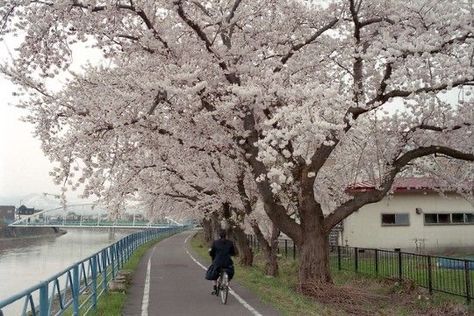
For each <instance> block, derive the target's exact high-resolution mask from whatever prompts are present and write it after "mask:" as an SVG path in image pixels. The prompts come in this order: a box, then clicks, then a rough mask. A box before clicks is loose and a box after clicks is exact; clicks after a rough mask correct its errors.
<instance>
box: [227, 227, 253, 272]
mask: <svg viewBox="0 0 474 316" xmlns="http://www.w3.org/2000/svg"><path fill="white" fill-rule="evenodd" d="M232 237H233V239H234V240H235V243H236V246H237V250H238V255H239V262H240V264H242V265H244V266H252V264H253V251H252V248H250V245H249V241H248V240H247V236H246V235H245V232H244V231H243V230H242V228H241V227H240V226H234V227H233V228H232Z"/></svg>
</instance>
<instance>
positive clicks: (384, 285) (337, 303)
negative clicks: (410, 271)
mask: <svg viewBox="0 0 474 316" xmlns="http://www.w3.org/2000/svg"><path fill="white" fill-rule="evenodd" d="M302 291H303V292H304V293H305V294H306V295H309V296H311V297H313V298H314V299H315V300H316V301H318V302H319V303H321V304H324V305H326V306H331V307H332V308H334V309H337V310H341V311H344V312H345V313H346V314H347V315H361V316H373V315H380V316H382V315H383V316H385V315H386V316H395V315H396V316H399V315H420V316H441V315H443V316H464V315H466V316H471V315H474V309H473V308H472V307H470V308H468V307H467V306H466V305H465V304H463V303H461V302H458V301H456V300H453V299H452V298H445V297H438V296H434V297H432V296H430V295H429V293H428V292H427V290H425V289H422V288H419V287H417V286H415V285H414V284H413V283H411V282H403V283H400V282H397V281H394V280H377V279H354V280H350V281H349V282H348V283H346V284H344V285H342V286H337V285H334V286H328V285H327V284H325V285H324V286H320V285H318V284H312V285H307V286H305V287H304V288H303V289H302Z"/></svg>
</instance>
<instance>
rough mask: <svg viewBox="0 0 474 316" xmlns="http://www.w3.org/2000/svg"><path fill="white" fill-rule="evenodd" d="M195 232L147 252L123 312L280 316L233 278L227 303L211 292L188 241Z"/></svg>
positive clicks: (153, 315) (139, 314) (128, 314)
mask: <svg viewBox="0 0 474 316" xmlns="http://www.w3.org/2000/svg"><path fill="white" fill-rule="evenodd" d="M193 234H194V232H193V231H187V232H183V233H180V234H177V235H174V236H172V237H170V238H167V239H165V240H163V241H161V242H159V243H158V244H157V245H155V246H154V247H153V248H152V249H150V250H149V251H148V252H147V254H146V255H145V256H144V257H143V259H142V260H141V261H140V264H139V266H138V268H137V271H136V273H135V275H134V277H133V280H132V284H131V287H130V289H129V292H128V295H127V299H126V301H125V307H124V313H123V315H126V316H161V315H163V316H168V315H170V316H174V315H176V316H181V315H183V316H184V315H192V316H204V315H206V316H208V315H232V316H233V315H265V316H266V315H269V316H273V315H280V314H279V313H278V311H276V310H275V309H273V308H272V307H270V306H268V305H266V304H263V303H262V302H260V301H259V299H258V298H257V297H256V296H255V295H254V294H252V293H251V292H249V291H248V290H247V289H245V288H243V287H241V286H239V285H238V284H237V283H236V282H234V281H232V284H231V288H232V290H233V291H231V293H229V298H228V301H227V305H223V304H221V302H220V299H219V298H218V297H216V296H213V295H211V294H210V293H211V290H212V282H211V281H207V280H205V279H204V273H205V271H204V269H203V268H202V267H201V266H200V265H198V263H196V262H195V261H194V260H195V259H198V260H200V259H199V258H198V257H197V256H196V255H195V254H194V253H193V252H192V250H191V249H190V246H188V245H187V243H185V242H187V240H188V239H189V237H190V236H192V235H193ZM191 256H192V257H194V258H195V259H193V258H192V257H191ZM204 265H206V264H204ZM148 267H149V268H148ZM147 271H149V274H148V276H147ZM147 280H148V281H149V282H148V281H147ZM232 293H234V294H235V295H233V294H232ZM147 298H148V299H147Z"/></svg>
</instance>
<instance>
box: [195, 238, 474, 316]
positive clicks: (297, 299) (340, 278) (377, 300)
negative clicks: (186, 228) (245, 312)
mask: <svg viewBox="0 0 474 316" xmlns="http://www.w3.org/2000/svg"><path fill="white" fill-rule="evenodd" d="M191 245H192V247H193V249H194V250H195V252H196V253H197V254H198V255H199V256H201V257H202V258H203V259H204V260H207V262H208V263H209V262H210V259H209V255H208V254H207V249H208V246H207V245H206V244H205V243H204V242H203V240H202V236H201V235H199V234H198V235H196V236H195V237H194V238H193V239H192V240H191ZM291 257H292V256H291V254H288V258H286V257H285V256H284V255H283V257H280V258H279V268H280V275H279V277H276V278H272V277H267V276H265V275H264V273H263V266H264V262H263V259H262V257H261V255H259V254H258V253H257V254H256V255H255V260H254V267H243V266H241V265H239V264H238V263H236V275H235V279H236V280H237V281H238V282H239V283H240V284H242V285H243V286H245V287H247V288H248V289H250V290H251V291H253V292H254V293H255V294H256V295H257V296H258V297H259V298H260V299H261V300H262V301H263V302H266V303H268V304H270V305H272V306H274V307H275V308H276V309H278V310H279V311H280V312H281V313H282V314H283V315H346V314H357V315H466V313H470V312H473V311H474V310H472V307H470V308H467V307H466V305H465V299H463V298H462V297H455V296H452V295H448V294H444V293H435V294H434V295H432V296H430V295H429V294H428V291H427V290H425V289H421V288H419V287H417V286H415V285H414V283H413V282H398V281H397V280H387V279H385V278H383V277H386V276H388V277H390V276H396V275H397V273H398V266H395V264H397V263H398V261H397V262H395V263H393V262H392V263H387V264H386V266H379V276H376V275H375V274H371V272H373V271H372V270H371V269H372V268H373V266H372V265H371V262H369V261H368V260H365V261H364V258H360V261H359V266H358V268H359V271H360V272H365V273H367V274H364V273H355V272H354V262H353V261H352V262H351V261H349V260H347V261H346V262H343V265H342V267H343V268H346V269H347V270H350V269H352V271H344V270H341V271H339V270H338V269H337V258H335V259H336V260H333V261H332V262H331V265H332V275H333V280H334V283H335V285H336V287H335V289H333V290H334V291H335V292H333V293H331V294H328V295H326V297H323V300H316V299H314V298H312V297H308V296H304V295H302V294H300V293H298V292H297V291H296V290H295V289H296V288H297V281H298V280H297V269H298V261H297V260H293V259H292V258H291ZM235 261H238V260H235ZM387 262H391V261H387ZM416 268H417V266H416V265H407V266H406V270H405V269H403V273H413V274H414V275H416V274H417V272H416V271H415V270H414V269H416ZM418 268H419V269H421V268H422V267H421V266H419V267H418ZM438 272H439V271H438ZM436 273H437V272H435V274H434V275H433V279H435V277H436ZM448 273H449V272H448ZM392 274H393V275H392ZM338 291H339V292H338ZM343 291H347V292H348V293H350V294H351V293H354V294H355V296H354V298H352V297H349V299H352V301H351V302H349V303H347V302H344V301H343V300H342V299H341V297H344V296H341V295H342V294H343V293H342V292H343ZM323 296H324V295H323ZM328 296H329V301H327V299H328ZM338 296H340V298H339V299H338ZM331 297H332V298H334V299H333V300H332V301H331ZM359 298H361V299H359ZM394 302H396V303H395V304H394ZM351 304H353V305H356V306H351Z"/></svg>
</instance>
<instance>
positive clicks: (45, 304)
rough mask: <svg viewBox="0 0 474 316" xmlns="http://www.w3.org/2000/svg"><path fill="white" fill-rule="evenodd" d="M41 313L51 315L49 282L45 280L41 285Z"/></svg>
mask: <svg viewBox="0 0 474 316" xmlns="http://www.w3.org/2000/svg"><path fill="white" fill-rule="evenodd" d="M39 314H40V316H49V297H48V282H44V283H43V284H42V285H41V287H40V298H39ZM0 315H2V314H0Z"/></svg>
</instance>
